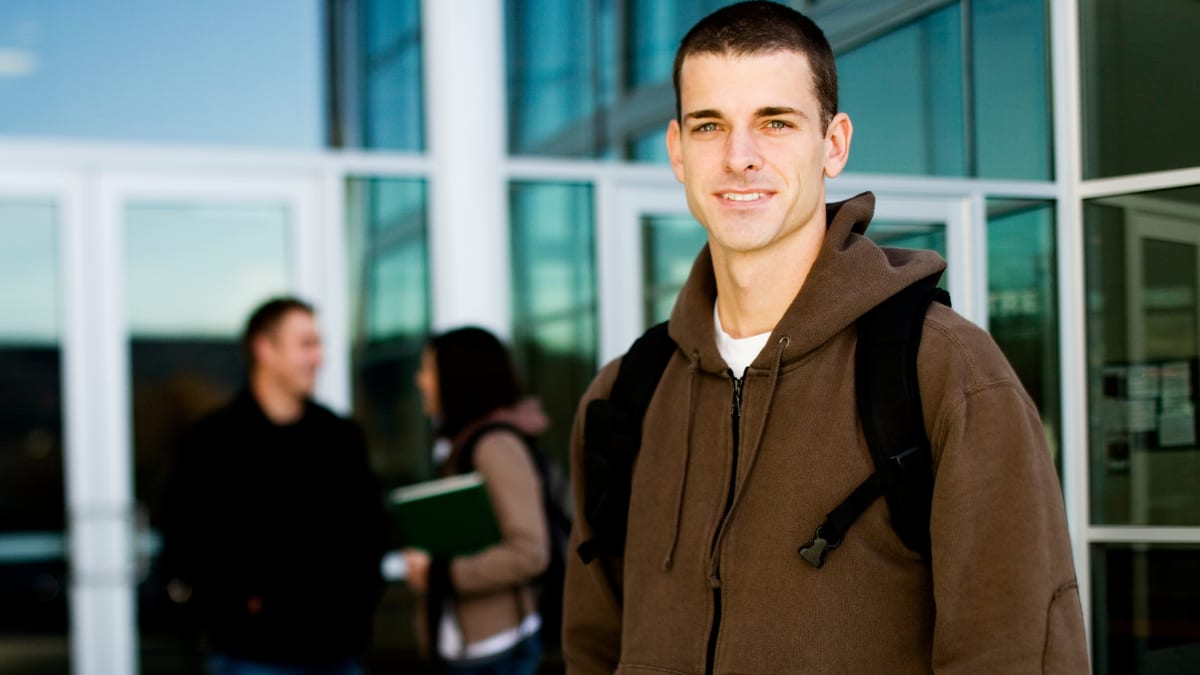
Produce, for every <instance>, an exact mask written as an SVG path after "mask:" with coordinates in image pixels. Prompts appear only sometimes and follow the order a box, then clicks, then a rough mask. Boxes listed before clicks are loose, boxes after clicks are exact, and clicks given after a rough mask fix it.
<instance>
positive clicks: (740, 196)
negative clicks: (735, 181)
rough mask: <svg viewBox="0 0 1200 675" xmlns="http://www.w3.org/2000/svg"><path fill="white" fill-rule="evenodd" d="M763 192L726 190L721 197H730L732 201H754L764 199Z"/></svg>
mask: <svg viewBox="0 0 1200 675" xmlns="http://www.w3.org/2000/svg"><path fill="white" fill-rule="evenodd" d="M763 196H764V195H763V193H761V192H726V193H725V194H723V195H721V197H723V198H725V199H728V200H729V201H731V202H752V201H754V200H756V199H762V198H763Z"/></svg>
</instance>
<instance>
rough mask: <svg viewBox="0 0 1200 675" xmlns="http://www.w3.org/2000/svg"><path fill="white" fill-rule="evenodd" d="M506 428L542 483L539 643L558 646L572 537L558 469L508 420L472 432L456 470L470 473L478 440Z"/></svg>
mask: <svg viewBox="0 0 1200 675" xmlns="http://www.w3.org/2000/svg"><path fill="white" fill-rule="evenodd" d="M498 430H505V431H511V432H512V433H514V434H516V435H517V436H518V437H520V438H521V440H522V441H523V442H524V443H525V447H526V448H527V449H528V450H529V457H530V459H531V460H533V466H534V469H535V470H536V471H537V475H538V483H539V484H540V485H541V492H542V507H543V510H544V511H545V514H546V537H547V539H548V541H549V545H550V557H549V562H548V563H547V565H546V569H545V570H544V571H543V572H542V573H541V574H539V575H538V576H537V577H535V578H534V580H533V587H534V591H535V592H536V595H537V610H538V615H539V616H541V617H542V628H541V632H540V636H541V640H542V645H543V646H544V647H545V648H546V649H547V650H553V649H557V648H558V647H559V646H560V644H561V641H562V607H563V582H564V580H565V579H566V576H567V556H566V551H567V540H568V539H569V538H570V536H571V518H570V516H568V515H567V513H568V511H567V510H566V509H564V508H563V504H562V501H561V498H560V497H559V495H561V494H562V490H561V489H560V488H561V483H562V482H563V481H562V480H561V473H562V472H561V471H557V472H556V471H555V470H554V469H555V465H554V464H553V462H552V461H551V460H550V458H549V457H547V456H546V454H545V453H544V452H542V451H541V449H539V448H538V446H537V441H536V440H535V439H534V438H533V437H532V436H529V435H527V434H525V433H524V432H523V431H521V430H520V429H518V428H517V427H515V426H513V425H512V424H509V423H507V422H494V423H492V424H487V425H484V426H483V427H480V428H479V429H477V430H476V431H475V432H474V433H472V434H471V435H470V436H469V437H468V438H467V440H466V441H465V442H464V443H463V447H462V449H461V450H459V455H458V462H457V465H456V466H455V470H456V471H457V472H458V473H469V472H471V471H473V470H474V467H475V446H476V445H478V443H479V439H481V438H483V436H484V435H486V434H488V433H491V432H493V431H498Z"/></svg>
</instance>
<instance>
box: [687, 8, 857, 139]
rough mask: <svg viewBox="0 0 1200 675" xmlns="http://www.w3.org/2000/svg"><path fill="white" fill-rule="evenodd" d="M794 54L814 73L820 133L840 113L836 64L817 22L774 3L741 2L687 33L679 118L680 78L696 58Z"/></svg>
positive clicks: (702, 21) (720, 10)
mask: <svg viewBox="0 0 1200 675" xmlns="http://www.w3.org/2000/svg"><path fill="white" fill-rule="evenodd" d="M781 51H790V52H798V53H800V54H803V55H804V57H805V58H806V59H807V60H808V67H809V70H810V71H812V79H813V89H814V90H815V93H816V95H817V99H818V100H819V101H820V103H821V129H822V131H824V130H825V129H827V128H828V127H829V122H830V120H832V119H833V116H834V115H836V114H837V111H838V84H837V64H836V63H835V62H834V59H833V48H832V47H830V46H829V41H828V40H826V39H825V33H823V32H822V31H821V29H820V28H818V27H817V24H815V23H813V20H812V19H810V18H808V17H807V16H804V15H803V14H801V13H800V12H797V11H796V10H794V9H792V8H791V7H786V6H784V5H780V4H778V3H775V2H762V1H760V0H753V1H752V2H739V3H737V4H735V5H729V6H728V7H722V8H721V9H718V10H717V11H715V12H713V13H712V14H709V15H708V16H706V17H704V18H703V19H701V20H700V22H699V23H697V24H696V25H695V26H693V27H692V29H691V30H690V31H688V33H687V35H685V36H684V37H683V40H682V41H681V42H680V43H679V50H678V51H676V52H675V67H674V70H673V72H672V79H673V81H674V84H675V118H676V119H678V120H679V121H681V122H682V121H683V102H682V100H681V98H680V92H679V84H680V83H679V75H680V71H681V70H682V69H683V62H684V60H685V59H686V58H687V57H689V56H691V55H693V54H733V55H735V56H747V55H752V54H764V53H772V52H781Z"/></svg>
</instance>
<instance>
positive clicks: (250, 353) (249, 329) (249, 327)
mask: <svg viewBox="0 0 1200 675" xmlns="http://www.w3.org/2000/svg"><path fill="white" fill-rule="evenodd" d="M295 311H300V312H304V313H306V314H308V315H310V316H312V315H315V314H316V311H315V310H314V309H313V306H312V305H310V304H308V303H307V302H304V301H303V300H301V299H299V298H295V297H292V296H280V297H277V298H271V299H270V300H268V301H266V302H264V303H263V304H261V305H259V306H258V309H256V310H254V312H253V313H251V314H250V318H249V319H247V320H246V328H245V329H244V330H243V331H242V341H241V346H242V364H243V365H244V366H245V367H246V373H247V374H248V375H252V374H254V367H255V365H256V364H255V361H254V341H255V340H256V339H258V337H259V336H260V335H268V334H270V333H272V332H274V330H275V329H276V328H278V327H279V323H280V322H281V321H283V317H285V316H287V315H288V314H289V313H291V312H295Z"/></svg>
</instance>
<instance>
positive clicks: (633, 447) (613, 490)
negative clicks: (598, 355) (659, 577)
mask: <svg viewBox="0 0 1200 675" xmlns="http://www.w3.org/2000/svg"><path fill="white" fill-rule="evenodd" d="M675 350H676V346H675V342H674V341H673V340H671V336H670V335H669V334H668V332H667V323H666V322H663V323H660V324H658V325H656V326H654V327H653V328H651V329H650V330H648V331H646V332H645V333H644V334H643V335H642V336H641V337H640V338H638V339H637V341H635V342H634V343H633V346H631V347H630V348H629V351H628V352H626V353H625V356H624V358H622V359H621V365H620V367H619V368H618V370H617V379H616V380H615V381H614V382H613V387H612V392H611V393H610V394H609V396H608V398H606V399H599V398H598V399H594V400H592V401H591V402H590V403H588V406H587V411H586V413H585V415H586V417H585V419H584V437H583V475H584V486H585V491H584V503H583V508H584V517H586V518H587V522H588V524H589V525H591V529H592V538H591V539H588V540H587V541H585V542H583V543H582V544H580V545H579V548H578V553H579V557H580V558H581V559H582V560H583V562H584V563H585V564H586V563H590V562H591V561H592V560H595V559H596V558H597V557H599V556H608V557H616V556H620V555H622V554H623V553H624V552H625V529H626V525H627V524H628V523H627V521H628V518H629V495H630V488H631V484H632V482H633V462H634V460H635V459H636V458H637V453H638V449H639V447H640V446H641V443H642V420H643V418H645V416H646V408H647V407H648V406H649V405H650V399H651V398H652V397H653V396H654V390H655V389H656V388H657V387H658V381H659V379H661V378H662V374H663V371H665V370H666V369H667V363H668V362H670V360H671V356H672V355H673V354H674V353H675Z"/></svg>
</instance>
